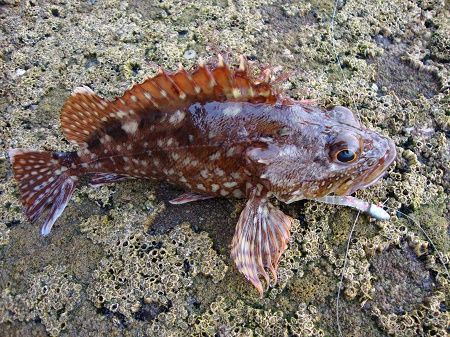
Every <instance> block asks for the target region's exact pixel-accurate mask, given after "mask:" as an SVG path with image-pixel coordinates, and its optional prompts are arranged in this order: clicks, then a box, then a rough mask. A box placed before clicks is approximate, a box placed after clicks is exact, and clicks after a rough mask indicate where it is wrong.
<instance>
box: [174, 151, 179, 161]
mask: <svg viewBox="0 0 450 337" xmlns="http://www.w3.org/2000/svg"><path fill="white" fill-rule="evenodd" d="M172 158H173V160H178V159H180V155H179V154H178V153H176V152H174V153H172Z"/></svg>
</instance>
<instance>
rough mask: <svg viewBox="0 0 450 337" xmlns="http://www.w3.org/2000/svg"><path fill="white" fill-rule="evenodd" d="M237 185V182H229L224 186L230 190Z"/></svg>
mask: <svg viewBox="0 0 450 337" xmlns="http://www.w3.org/2000/svg"><path fill="white" fill-rule="evenodd" d="M236 185H237V182H235V181H227V182H226V183H224V184H223V186H225V187H228V188H230V187H234V186H236Z"/></svg>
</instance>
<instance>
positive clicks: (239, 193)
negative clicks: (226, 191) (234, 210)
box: [233, 190, 242, 198]
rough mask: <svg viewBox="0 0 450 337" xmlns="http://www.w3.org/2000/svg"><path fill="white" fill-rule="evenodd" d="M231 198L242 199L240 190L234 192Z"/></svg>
mask: <svg viewBox="0 0 450 337" xmlns="http://www.w3.org/2000/svg"><path fill="white" fill-rule="evenodd" d="M233 197H235V198H242V191H241V190H234V191H233Z"/></svg>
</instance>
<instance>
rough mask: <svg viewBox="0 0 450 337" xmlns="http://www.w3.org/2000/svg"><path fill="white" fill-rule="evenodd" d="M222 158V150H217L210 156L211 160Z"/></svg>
mask: <svg viewBox="0 0 450 337" xmlns="http://www.w3.org/2000/svg"><path fill="white" fill-rule="evenodd" d="M219 158H220V151H217V152H215V153H213V154H212V155H210V156H209V160H211V161H214V160H217V159H219Z"/></svg>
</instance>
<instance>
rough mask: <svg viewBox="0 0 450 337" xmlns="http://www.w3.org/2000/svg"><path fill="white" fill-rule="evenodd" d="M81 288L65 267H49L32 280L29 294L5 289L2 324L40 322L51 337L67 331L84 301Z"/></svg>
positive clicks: (0, 313) (0, 314)
mask: <svg viewBox="0 0 450 337" xmlns="http://www.w3.org/2000/svg"><path fill="white" fill-rule="evenodd" d="M81 288H82V287H81V285H80V284H79V283H77V282H75V281H74V279H73V276H72V275H70V274H69V273H67V272H66V270H65V268H64V267H53V266H48V267H46V268H45V269H44V270H43V271H42V272H40V273H36V274H34V275H30V276H29V277H28V289H27V291H26V292H23V293H19V294H14V293H13V289H9V288H5V289H3V291H2V293H1V295H0V322H1V323H5V322H10V321H12V320H20V321H30V320H34V319H37V318H38V319H40V320H41V322H42V324H44V325H45V327H46V330H47V332H48V333H49V334H50V335H51V336H58V335H59V334H60V332H61V331H62V330H64V329H65V327H66V325H67V324H68V320H69V319H70V314H71V312H72V311H73V310H74V309H75V308H76V307H77V305H78V304H79V302H80V300H81V294H80V293H81Z"/></svg>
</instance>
